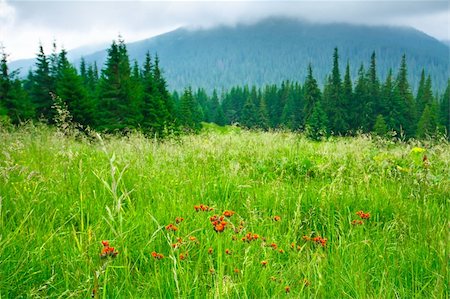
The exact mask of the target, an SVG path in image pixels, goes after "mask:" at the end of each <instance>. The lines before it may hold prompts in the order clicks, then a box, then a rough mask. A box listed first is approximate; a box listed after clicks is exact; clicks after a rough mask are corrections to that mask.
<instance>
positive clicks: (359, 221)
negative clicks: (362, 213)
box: [352, 219, 364, 226]
mask: <svg viewBox="0 0 450 299" xmlns="http://www.w3.org/2000/svg"><path fill="white" fill-rule="evenodd" d="M363 224H364V222H363V221H362V220H356V219H355V220H353V221H352V225H355V226H356V225H363Z"/></svg>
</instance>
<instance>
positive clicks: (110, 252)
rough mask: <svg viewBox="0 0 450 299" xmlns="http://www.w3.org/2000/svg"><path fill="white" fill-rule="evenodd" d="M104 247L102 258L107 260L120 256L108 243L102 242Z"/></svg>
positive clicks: (101, 253)
mask: <svg viewBox="0 0 450 299" xmlns="http://www.w3.org/2000/svg"><path fill="white" fill-rule="evenodd" d="M102 245H103V248H102V251H101V252H100V257H101V258H107V257H112V258H115V257H116V256H117V255H118V254H119V252H118V251H116V250H115V249H114V247H110V246H109V242H108V241H102Z"/></svg>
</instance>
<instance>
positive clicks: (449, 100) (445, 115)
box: [440, 80, 450, 138]
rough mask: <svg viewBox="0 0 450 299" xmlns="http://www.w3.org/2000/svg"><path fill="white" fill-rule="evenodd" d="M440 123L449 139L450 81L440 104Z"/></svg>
mask: <svg viewBox="0 0 450 299" xmlns="http://www.w3.org/2000/svg"><path fill="white" fill-rule="evenodd" d="M440 123H441V124H442V125H443V126H444V128H445V131H446V133H447V137H449V138H450V80H448V81H447V88H446V89H445V92H444V94H443V96H442V99H441V103H440Z"/></svg>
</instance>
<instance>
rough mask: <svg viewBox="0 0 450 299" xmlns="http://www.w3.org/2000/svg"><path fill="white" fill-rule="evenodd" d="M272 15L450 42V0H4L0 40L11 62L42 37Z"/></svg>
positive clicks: (133, 34)
mask: <svg viewBox="0 0 450 299" xmlns="http://www.w3.org/2000/svg"><path fill="white" fill-rule="evenodd" d="M269 16H289V17H297V18H302V19H306V20H309V21H313V22H347V23H356V24H369V25H371V24H374V25H401V26H412V27H415V28H417V29H419V30H421V31H423V32H425V33H427V34H429V35H431V36H433V37H435V38H437V39H440V40H444V39H445V40H450V36H449V29H448V28H449V25H450V24H449V19H450V9H449V1H437V0H428V1H417V0H416V1H406V0H401V1H388V0H378V1H367V0H353V1H337V0H331V1H314V0H303V1H284V2H281V1H221V2H219V1H177V2H172V1H82V0H76V1H73V0H72V1H64V0H63V1H61V0H59V1H36V0H28V1H23V0H22V1H19V0H0V43H2V44H3V46H4V47H5V49H6V52H7V53H9V54H10V56H9V60H10V61H11V60H15V59H20V58H31V57H34V56H35V53H36V52H37V48H38V45H39V42H42V44H43V45H44V48H45V50H46V52H50V48H51V46H50V45H51V44H52V41H53V40H55V39H56V41H57V43H58V44H62V45H63V46H64V47H65V48H66V49H72V48H76V47H80V46H86V45H95V44H104V43H109V42H111V41H112V40H113V39H115V38H116V37H117V36H118V34H119V33H120V34H121V35H122V36H123V37H124V39H125V41H126V42H131V41H136V40H140V39H144V38H148V37H151V36H154V35H157V34H161V33H164V32H167V31H169V30H173V29H175V28H177V27H180V26H191V27H194V28H198V27H211V26H216V25H218V24H227V25H234V24H237V23H242V22H244V23H251V22H255V21H258V20H260V19H262V18H265V17H269Z"/></svg>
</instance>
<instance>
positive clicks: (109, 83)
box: [98, 38, 141, 131]
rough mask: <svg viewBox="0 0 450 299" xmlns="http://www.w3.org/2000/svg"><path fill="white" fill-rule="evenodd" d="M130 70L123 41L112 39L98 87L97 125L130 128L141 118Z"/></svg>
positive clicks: (111, 129) (110, 128) (114, 128)
mask: <svg viewBox="0 0 450 299" xmlns="http://www.w3.org/2000/svg"><path fill="white" fill-rule="evenodd" d="M132 87H133V86H132V83H131V69H130V61H129V58H128V53H127V49H126V46H125V43H124V41H123V40H122V39H121V38H119V43H116V41H113V43H112V44H111V47H110V48H109V49H108V57H107V61H106V64H105V68H104V69H103V70H102V75H101V78H100V81H99V86H98V88H99V89H98V91H99V92H98V128H99V129H101V130H107V131H114V130H124V129H133V128H136V126H137V125H138V121H139V119H141V117H140V116H141V114H140V113H141V112H140V111H139V102H137V100H136V97H135V96H136V95H135V94H133V88H132Z"/></svg>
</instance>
